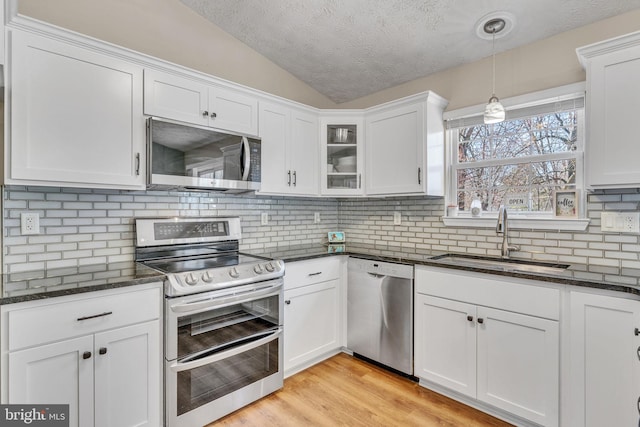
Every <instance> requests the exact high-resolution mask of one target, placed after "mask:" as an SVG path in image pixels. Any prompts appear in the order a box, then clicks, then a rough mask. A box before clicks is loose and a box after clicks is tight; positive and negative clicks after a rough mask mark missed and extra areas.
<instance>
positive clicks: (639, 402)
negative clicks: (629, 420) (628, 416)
mask: <svg viewBox="0 0 640 427" xmlns="http://www.w3.org/2000/svg"><path fill="white" fill-rule="evenodd" d="M636 406H637V407H638V413H639V414H640V397H639V398H638V402H637V403H636Z"/></svg>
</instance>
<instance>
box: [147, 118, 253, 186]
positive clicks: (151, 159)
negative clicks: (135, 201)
mask: <svg viewBox="0 0 640 427" xmlns="http://www.w3.org/2000/svg"><path fill="white" fill-rule="evenodd" d="M260 156H261V145H260V140H259V139H257V138H251V137H248V136H245V135H241V134H234V133H229V132H222V131H219V130H214V129H211V128H207V127H203V126H197V125H191V124H186V123H178V122H174V121H170V120H164V119H158V118H155V117H151V118H149V119H147V162H148V163H147V171H148V180H147V187H148V188H150V189H181V190H209V191H225V192H230V193H243V192H248V191H255V190H259V189H260Z"/></svg>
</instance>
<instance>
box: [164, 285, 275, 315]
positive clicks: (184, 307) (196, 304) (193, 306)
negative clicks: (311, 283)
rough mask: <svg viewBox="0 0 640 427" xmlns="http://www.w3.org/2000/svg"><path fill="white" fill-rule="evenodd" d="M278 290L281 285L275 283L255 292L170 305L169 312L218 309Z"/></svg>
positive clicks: (230, 294)
mask: <svg viewBox="0 0 640 427" xmlns="http://www.w3.org/2000/svg"><path fill="white" fill-rule="evenodd" d="M280 288H282V283H281V282H280V283H276V284H274V285H270V286H268V287H266V288H259V289H257V290H250V291H245V292H240V293H229V294H227V295H219V296H216V297H210V298H205V299H198V300H194V301H188V302H183V303H180V304H176V305H172V306H170V307H171V311H173V312H174V313H185V312H189V311H196V310H200V309H203V308H209V307H218V306H220V305H222V304H224V303H227V302H231V301H237V300H241V299H248V300H253V299H255V298H261V297H263V296H266V295H269V294H271V293H274V291H277V292H279V291H280Z"/></svg>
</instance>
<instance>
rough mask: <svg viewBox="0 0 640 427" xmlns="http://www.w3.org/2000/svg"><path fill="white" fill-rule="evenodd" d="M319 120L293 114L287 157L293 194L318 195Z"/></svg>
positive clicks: (308, 115) (307, 115)
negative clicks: (290, 170)
mask: <svg viewBox="0 0 640 427" xmlns="http://www.w3.org/2000/svg"><path fill="white" fill-rule="evenodd" d="M318 150H319V148H318V119H317V118H316V117H315V116H313V115H311V114H304V113H300V112H297V111H294V112H292V114H291V142H290V143H289V145H288V147H287V157H288V158H289V163H290V166H291V169H292V171H293V172H292V175H293V176H292V178H291V185H292V188H291V193H293V194H299V195H309V196H316V195H318Z"/></svg>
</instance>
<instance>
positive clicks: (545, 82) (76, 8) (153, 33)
mask: <svg viewBox="0 0 640 427" xmlns="http://www.w3.org/2000/svg"><path fill="white" fill-rule="evenodd" d="M19 11H20V13H23V14H25V15H28V16H31V17H34V18H37V19H40V20H43V21H46V22H50V23H53V24H55V25H58V26H61V27H65V28H69V29H71V30H74V31H78V32H80V33H83V34H87V35H90V36H92V37H96V38H99V39H102V40H105V41H108V42H111V43H115V44H118V45H121V46H125V47H127V48H130V49H133V50H137V51H139V52H143V53H147V54H149V55H153V56H156V57H158V58H162V59H165V60H168V61H171V62H174V63H177V64H181V65H184V66H187V67H190V68H194V69H196V70H199V71H203V72H206V73H209V74H213V75H216V76H218V77H221V78H224V79H228V80H231V81H235V82H237V83H241V84H244V85H247V86H250V87H254V88H256V89H260V90H263V91H265V92H268V93H272V94H275V95H279V96H283V97H285V98H288V99H292V100H295V101H298V102H302V103H304V104H308V105H311V106H314V107H317V108H366V107H371V106H373V105H377V104H381V103H383V102H387V101H391V100H394V99H398V98H401V97H403V96H408V95H412V94H414V93H418V92H423V91H425V90H432V91H434V92H436V93H437V94H439V95H441V96H443V97H445V98H446V99H448V100H449V106H448V110H455V109H458V108H462V107H466V106H470V105H476V104H484V103H486V101H487V99H488V98H489V96H490V95H491V94H490V93H489V88H490V83H491V62H490V61H491V58H485V59H483V60H481V61H476V62H474V63H471V64H467V65H463V66H460V67H455V68H452V69H449V70H446V71H443V72H440V73H435V74H432V75H430V76H426V77H423V78H420V79H417V80H413V81H410V82H407V83H404V84H401V85H398V86H395V87H392V88H389V89H385V90H383V91H380V92H377V93H374V94H371V95H368V96H366V97H363V98H360V99H357V100H354V101H351V102H348V103H344V104H340V105H336V104H334V103H333V102H332V101H330V100H329V99H327V98H326V97H324V96H323V95H321V94H319V93H318V92H316V91H315V90H314V89H312V88H311V87H309V86H307V85H306V84H304V83H303V82H301V81H300V80H298V79H297V78H295V77H293V76H292V75H291V74H289V73H287V72H286V71H284V70H283V69H281V68H280V67H278V66H277V65H275V64H274V63H272V62H271V61H269V60H268V59H266V58H265V57H263V56H262V55H260V54H258V53H257V52H255V51H254V50H252V49H251V48H249V47H248V46H246V45H244V44H242V43H241V42H239V41H238V40H237V39H235V38H233V37H231V36H229V35H228V34H227V33H225V32H224V31H222V30H221V29H220V28H219V27H216V26H215V25H213V24H211V23H210V22H208V21H206V20H205V19H204V18H202V17H200V16H199V15H197V14H196V13H195V12H193V11H191V10H190V9H189V8H187V7H186V6H184V5H183V4H182V3H180V2H179V1H178V0H109V1H104V0H56V1H51V0H20V2H19ZM638 30H640V10H635V11H632V12H628V13H625V14H621V15H618V16H614V17H612V18H609V19H605V20H602V21H598V22H595V23H593V24H590V25H586V26H584V27H580V28H577V29H575V30H571V31H567V32H565V33H561V34H558V35H556V36H553V37H550V38H547V39H544V40H540V41H538V42H535V43H531V44H529V45H525V46H522V47H520V48H518V49H513V50H510V51H507V52H503V53H501V54H498V55H496V76H497V78H496V93H497V94H498V95H499V96H500V98H507V97H511V96H516V95H521V94H524V93H530V92H535V91H539V90H543V89H548V88H550V87H556V86H562V85H565V84H569V83H575V82H578V81H583V80H584V79H585V75H584V71H583V69H582V67H581V66H580V64H579V63H578V59H577V56H576V53H575V49H576V48H577V47H580V46H585V45H588V44H591V43H594V42H596V41H600V40H604V39H608V38H611V37H615V36H619V35H622V34H626V33H630V32H633V31H638ZM221 58H223V59H222V60H221Z"/></svg>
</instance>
